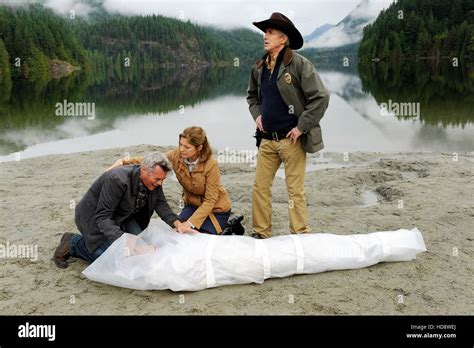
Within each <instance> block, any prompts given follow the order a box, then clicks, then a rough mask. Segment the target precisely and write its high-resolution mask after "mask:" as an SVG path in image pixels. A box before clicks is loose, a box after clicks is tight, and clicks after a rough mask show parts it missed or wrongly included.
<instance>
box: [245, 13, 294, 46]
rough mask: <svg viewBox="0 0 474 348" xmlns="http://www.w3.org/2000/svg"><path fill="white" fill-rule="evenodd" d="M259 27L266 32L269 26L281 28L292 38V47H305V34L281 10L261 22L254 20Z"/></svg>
mask: <svg viewBox="0 0 474 348" xmlns="http://www.w3.org/2000/svg"><path fill="white" fill-rule="evenodd" d="M252 24H253V25H255V26H256V27H257V28H258V29H260V30H261V31H263V32H265V31H266V30H267V29H268V28H273V29H278V30H281V31H282V32H283V33H285V34H286V35H288V37H289V38H290V48H292V49H294V50H297V49H300V48H301V47H303V36H301V33H300V32H299V31H298V29H296V27H295V25H294V24H293V22H292V21H290V19H289V18H288V17H286V16H284V15H283V14H281V13H280V12H274V13H272V15H271V16H270V18H269V19H266V20H264V21H261V22H253V23H252Z"/></svg>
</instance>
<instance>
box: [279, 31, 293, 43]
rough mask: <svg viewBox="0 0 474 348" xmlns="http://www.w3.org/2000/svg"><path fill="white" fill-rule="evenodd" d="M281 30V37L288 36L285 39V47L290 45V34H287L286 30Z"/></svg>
mask: <svg viewBox="0 0 474 348" xmlns="http://www.w3.org/2000/svg"><path fill="white" fill-rule="evenodd" d="M278 31H279V32H280V37H286V41H285V47H290V38H289V36H288V35H286V34H285V33H284V32H282V31H281V30H278Z"/></svg>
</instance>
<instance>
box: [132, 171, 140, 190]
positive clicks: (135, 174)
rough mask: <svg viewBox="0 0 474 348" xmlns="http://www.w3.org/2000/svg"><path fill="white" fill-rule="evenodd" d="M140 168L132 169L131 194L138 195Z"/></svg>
mask: <svg viewBox="0 0 474 348" xmlns="http://www.w3.org/2000/svg"><path fill="white" fill-rule="evenodd" d="M140 168H141V166H133V169H132V193H133V194H134V195H135V196H136V195H137V194H138V185H139V184H140Z"/></svg>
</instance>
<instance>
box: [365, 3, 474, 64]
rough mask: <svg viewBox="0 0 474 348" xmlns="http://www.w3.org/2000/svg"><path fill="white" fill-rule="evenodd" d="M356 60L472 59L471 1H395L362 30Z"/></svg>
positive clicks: (473, 23) (473, 7)
mask: <svg viewBox="0 0 474 348" xmlns="http://www.w3.org/2000/svg"><path fill="white" fill-rule="evenodd" d="M359 57H360V58H361V59H363V60H369V59H372V58H376V57H377V58H380V59H383V60H392V59H393V60H400V59H403V58H428V57H429V58H436V59H439V58H440V57H457V58H460V59H463V58H470V59H474V0H450V1H449V0H448V1H447V0H398V1H397V2H395V3H393V4H392V5H391V6H390V7H389V8H388V9H387V10H385V11H382V13H381V14H380V15H379V17H378V18H377V20H376V21H375V22H374V23H373V24H371V25H368V26H367V27H365V28H364V36H363V39H362V42H361V44H360V47H359Z"/></svg>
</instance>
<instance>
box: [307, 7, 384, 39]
mask: <svg viewBox="0 0 474 348" xmlns="http://www.w3.org/2000/svg"><path fill="white" fill-rule="evenodd" d="M392 2H393V0H362V1H361V2H360V4H359V5H357V7H356V8H354V9H353V10H352V11H351V12H350V13H349V14H348V15H347V16H346V17H345V18H344V19H343V20H342V21H340V22H339V23H338V24H337V25H336V26H334V27H332V28H330V29H329V30H327V31H326V32H324V33H323V34H322V35H319V36H317V37H316V38H313V39H312V40H310V41H308V42H306V43H305V46H304V47H305V48H311V47H315V48H320V47H339V46H344V45H349V44H353V43H357V42H360V41H361V40H362V30H363V29H364V27H365V26H366V25H368V24H371V23H373V22H374V21H375V19H376V18H377V16H378V15H379V13H380V12H381V11H382V10H383V9H385V8H387V7H388V6H390V4H391V3H392ZM318 29H319V28H318Z"/></svg>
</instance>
